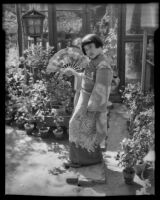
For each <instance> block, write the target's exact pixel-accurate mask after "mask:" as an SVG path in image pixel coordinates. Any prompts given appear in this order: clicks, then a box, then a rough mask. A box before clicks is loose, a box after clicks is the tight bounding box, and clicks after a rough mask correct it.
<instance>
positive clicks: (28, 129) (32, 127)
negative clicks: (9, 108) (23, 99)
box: [24, 123, 34, 135]
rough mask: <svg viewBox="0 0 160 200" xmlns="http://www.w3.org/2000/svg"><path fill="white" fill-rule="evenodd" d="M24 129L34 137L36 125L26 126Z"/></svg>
mask: <svg viewBox="0 0 160 200" xmlns="http://www.w3.org/2000/svg"><path fill="white" fill-rule="evenodd" d="M24 128H25V130H26V133H27V135H32V132H33V129H34V124H28V123H26V124H24Z"/></svg>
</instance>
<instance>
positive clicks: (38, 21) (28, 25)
mask: <svg viewBox="0 0 160 200" xmlns="http://www.w3.org/2000/svg"><path fill="white" fill-rule="evenodd" d="M44 19H45V15H44V14H42V13H40V12H39V11H36V10H34V9H32V10H30V11H28V12H26V13H25V14H24V15H23V16H22V23H23V28H24V33H25V34H26V35H28V36H30V37H40V36H41V35H42V34H43V21H44Z"/></svg>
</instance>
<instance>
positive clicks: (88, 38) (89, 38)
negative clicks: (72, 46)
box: [82, 34, 103, 55]
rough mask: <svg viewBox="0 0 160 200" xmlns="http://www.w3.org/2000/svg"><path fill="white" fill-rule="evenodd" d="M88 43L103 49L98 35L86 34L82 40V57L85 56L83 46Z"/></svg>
mask: <svg viewBox="0 0 160 200" xmlns="http://www.w3.org/2000/svg"><path fill="white" fill-rule="evenodd" d="M90 43H94V44H95V47H96V48H99V47H103V42H102V40H101V39H100V37H99V36H98V35H96V34H88V35H86V36H84V38H83V39H82V51H83V53H84V55H86V52H85V49H84V46H85V45H87V44H90Z"/></svg>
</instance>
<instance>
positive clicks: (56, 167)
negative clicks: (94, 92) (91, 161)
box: [5, 103, 154, 196]
mask: <svg viewBox="0 0 160 200" xmlns="http://www.w3.org/2000/svg"><path fill="white" fill-rule="evenodd" d="M126 119H127V111H126V109H125V107H124V106H123V105H122V104H118V103H116V104H114V108H113V109H112V110H111V119H110V128H109V130H108V145H107V151H105V152H104V154H103V156H104V161H105V163H106V166H107V167H106V183H105V184H94V185H88V186H83V187H82V186H78V185H76V184H69V183H67V182H66V179H67V178H68V177H71V176H72V175H73V172H72V171H70V170H65V169H64V168H63V162H64V161H66V159H67V157H68V148H69V147H68V141H67V140H62V141H60V140H59V141H58V140H51V139H41V138H40V137H34V136H28V135H26V133H25V131H21V130H17V129H14V128H12V127H9V126H6V131H5V134H6V137H5V144H6V145H5V148H6V149H5V158H6V159H5V161H6V162H5V164H6V165H5V194H19V195H41V196H117V195H143V194H148V195H149V194H154V186H153V185H152V186H148V187H147V185H146V184H147V182H146V181H142V180H141V179H140V178H139V177H138V176H135V178H134V184H133V185H126V184H125V183H124V180H123V175H122V168H120V167H118V165H117V163H118V162H117V160H116V159H115V156H116V154H117V151H118V150H119V149H120V141H121V140H122V139H123V138H124V137H127V130H126ZM73 176H74V175H73Z"/></svg>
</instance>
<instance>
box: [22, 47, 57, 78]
mask: <svg viewBox="0 0 160 200" xmlns="http://www.w3.org/2000/svg"><path fill="white" fill-rule="evenodd" d="M53 49H54V48H53V47H49V48H48V49H45V50H43V47H41V46H39V45H36V46H34V47H30V48H28V49H27V50H25V51H24V53H23V54H24V58H25V64H26V67H27V68H28V69H29V70H30V71H32V72H33V75H34V80H37V79H42V78H43V74H45V71H46V67H47V65H48V62H49V59H50V58H51V57H52V56H53V54H54V50H53Z"/></svg>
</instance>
